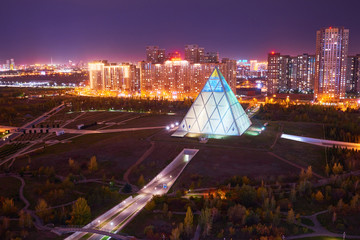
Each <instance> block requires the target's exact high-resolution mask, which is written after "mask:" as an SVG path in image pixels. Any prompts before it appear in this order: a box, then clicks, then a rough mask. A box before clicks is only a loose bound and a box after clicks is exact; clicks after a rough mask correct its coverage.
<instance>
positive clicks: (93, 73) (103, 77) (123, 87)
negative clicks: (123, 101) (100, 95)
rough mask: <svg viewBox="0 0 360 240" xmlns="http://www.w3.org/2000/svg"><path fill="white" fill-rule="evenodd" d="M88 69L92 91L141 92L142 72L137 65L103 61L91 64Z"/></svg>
mask: <svg viewBox="0 0 360 240" xmlns="http://www.w3.org/2000/svg"><path fill="white" fill-rule="evenodd" d="M88 69H89V78H90V88H91V89H94V90H103V91H104V90H106V91H119V92H129V93H134V92H139V86H140V84H139V82H140V71H139V69H137V68H136V66H135V65H132V64H129V63H123V64H117V63H108V61H106V60H103V61H94V62H90V63H89V67H88Z"/></svg>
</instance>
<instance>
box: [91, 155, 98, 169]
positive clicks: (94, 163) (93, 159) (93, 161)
mask: <svg viewBox="0 0 360 240" xmlns="http://www.w3.org/2000/svg"><path fill="white" fill-rule="evenodd" d="M96 170H98V164H97V161H96V156H92V157H91V158H90V163H89V171H90V172H94V171H96Z"/></svg>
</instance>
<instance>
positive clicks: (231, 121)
mask: <svg viewBox="0 0 360 240" xmlns="http://www.w3.org/2000/svg"><path fill="white" fill-rule="evenodd" d="M250 125H251V121H250V119H249V118H248V116H247V114H246V113H245V111H244V109H243V108H242V106H241V105H240V103H239V101H238V100H237V99H236V97H235V94H234V93H233V91H232V90H231V88H230V86H229V85H228V84H227V82H226V80H225V78H224V76H223V75H222V74H221V72H220V71H219V69H218V68H217V67H216V68H215V69H214V71H213V73H212V74H211V76H210V77H209V79H208V81H207V82H206V83H205V86H204V87H203V89H202V90H201V92H200V93H199V95H198V96H197V98H196V99H195V102H194V103H193V104H192V105H191V107H190V109H189V111H188V112H187V114H186V115H185V118H184V119H183V120H182V122H181V123H180V125H179V128H178V130H177V131H176V132H175V133H174V134H173V135H172V136H185V135H186V134H187V133H201V134H216V135H233V136H239V135H241V134H243V133H244V132H245V131H246V129H248V128H249V127H250Z"/></svg>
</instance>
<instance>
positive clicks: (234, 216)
mask: <svg viewBox="0 0 360 240" xmlns="http://www.w3.org/2000/svg"><path fill="white" fill-rule="evenodd" d="M245 215H246V208H245V207H244V206H242V205H240V204H236V205H235V206H232V207H230V208H229V209H228V212H227V216H228V218H229V220H230V221H232V222H234V223H236V222H239V221H240V222H241V223H243V221H244V217H245Z"/></svg>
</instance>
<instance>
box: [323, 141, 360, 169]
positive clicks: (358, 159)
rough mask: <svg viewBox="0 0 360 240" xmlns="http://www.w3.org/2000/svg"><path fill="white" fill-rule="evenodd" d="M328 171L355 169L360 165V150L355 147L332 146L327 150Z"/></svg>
mask: <svg viewBox="0 0 360 240" xmlns="http://www.w3.org/2000/svg"><path fill="white" fill-rule="evenodd" d="M326 155H327V166H326V169H325V171H326V173H327V174H328V175H329V174H339V173H342V172H343V171H353V170H356V169H359V167H360V152H359V151H358V150H354V149H346V148H339V147H332V148H328V149H327V150H326Z"/></svg>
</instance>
